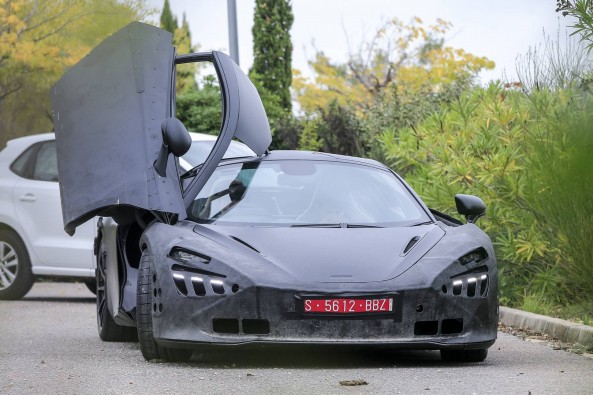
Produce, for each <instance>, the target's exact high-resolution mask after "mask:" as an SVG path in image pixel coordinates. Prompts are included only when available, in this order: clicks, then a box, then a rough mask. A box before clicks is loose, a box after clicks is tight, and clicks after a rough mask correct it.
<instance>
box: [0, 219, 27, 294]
mask: <svg viewBox="0 0 593 395" xmlns="http://www.w3.org/2000/svg"><path fill="white" fill-rule="evenodd" d="M33 281H34V276H33V272H32V271H31V260H30V259H29V253H28V252H27V248H26V247H25V244H24V243H23V241H22V240H21V238H20V237H19V236H18V235H17V234H16V233H14V232H12V231H9V230H0V300H16V299H20V298H22V297H23V296H25V295H26V294H27V292H29V290H30V289H31V287H32V286H33Z"/></svg>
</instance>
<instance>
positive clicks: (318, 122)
mask: <svg viewBox="0 0 593 395" xmlns="http://www.w3.org/2000/svg"><path fill="white" fill-rule="evenodd" d="M307 129H311V131H310V132H308V133H309V135H310V136H313V137H314V136H317V142H318V143H319V150H320V151H323V152H331V153H334V154H341V155H352V156H364V154H365V151H366V148H367V147H366V146H365V145H364V144H365V141H367V137H366V135H365V131H364V129H363V127H362V123H361V122H360V120H359V119H358V118H357V116H356V114H355V113H354V111H353V110H352V109H351V108H349V107H346V106H341V105H339V104H338V103H337V102H332V103H330V105H329V107H328V108H325V109H320V110H319V113H318V114H317V116H316V117H315V118H313V120H312V121H309V122H308V124H307V126H306V127H305V131H307Z"/></svg>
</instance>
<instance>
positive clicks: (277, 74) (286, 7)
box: [249, 0, 294, 111]
mask: <svg viewBox="0 0 593 395" xmlns="http://www.w3.org/2000/svg"><path fill="white" fill-rule="evenodd" d="M293 20H294V17H293V15H292V6H291V4H290V1H289V0H256V2H255V13H254V24H253V30H252V32H253V56H254V59H253V66H252V67H251V70H250V72H249V74H250V76H252V75H253V74H256V75H258V76H264V78H260V80H261V87H262V88H264V89H266V90H267V91H268V92H270V93H272V94H274V95H276V96H277V97H278V98H279V99H280V104H281V106H282V108H284V109H285V110H287V111H290V109H291V97H290V86H291V84H292V71H291V64H292V43H291V41H290V28H291V26H292V22H293ZM264 104H266V103H264Z"/></svg>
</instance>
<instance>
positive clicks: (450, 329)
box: [441, 318, 463, 335]
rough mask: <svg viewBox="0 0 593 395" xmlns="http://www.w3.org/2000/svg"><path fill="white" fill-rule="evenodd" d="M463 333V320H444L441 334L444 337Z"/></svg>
mask: <svg viewBox="0 0 593 395" xmlns="http://www.w3.org/2000/svg"><path fill="white" fill-rule="evenodd" d="M461 332H463V319H462V318H453V319H448V320H443V322H442V324H441V334H443V335H453V334H456V333H461Z"/></svg>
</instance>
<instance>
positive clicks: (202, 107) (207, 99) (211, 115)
mask: <svg viewBox="0 0 593 395" xmlns="http://www.w3.org/2000/svg"><path fill="white" fill-rule="evenodd" d="M202 85H203V86H202V87H201V88H198V87H196V88H194V89H189V90H187V91H185V92H183V93H181V94H179V95H178V96H177V118H179V120H180V121H181V122H183V124H184V125H185V127H186V128H187V130H189V131H191V132H199V133H208V134H218V132H219V131H220V122H221V120H222V99H221V96H220V87H219V85H218V80H217V79H216V77H214V76H212V75H210V76H206V77H204V79H203V83H202Z"/></svg>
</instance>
